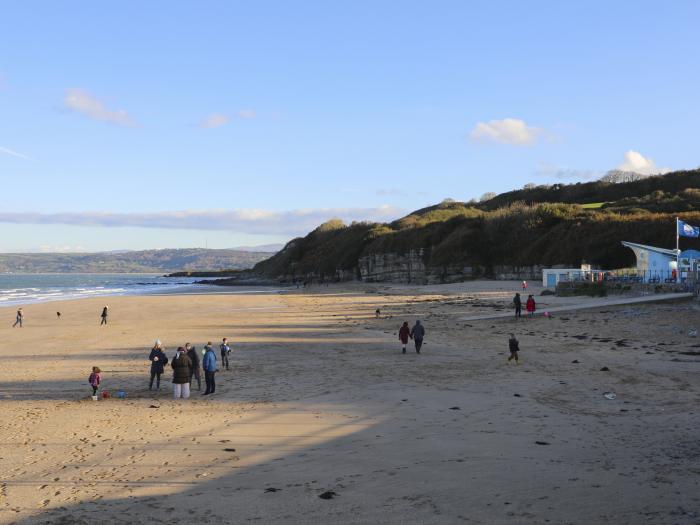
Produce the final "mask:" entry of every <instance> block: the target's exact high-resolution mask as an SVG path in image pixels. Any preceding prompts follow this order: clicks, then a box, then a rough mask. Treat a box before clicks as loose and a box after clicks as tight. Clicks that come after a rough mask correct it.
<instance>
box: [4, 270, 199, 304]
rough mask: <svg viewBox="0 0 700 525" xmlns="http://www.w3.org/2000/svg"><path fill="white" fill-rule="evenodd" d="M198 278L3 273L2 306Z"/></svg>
mask: <svg viewBox="0 0 700 525" xmlns="http://www.w3.org/2000/svg"><path fill="white" fill-rule="evenodd" d="M196 280H197V279H196V278H191V277H163V276H162V274H133V273H130V274H104V273H68V274H56V273H52V274H0V306H9V305H22V304H27V303H36V302H44V301H57V300H63V299H79V298H81V297H92V296H99V295H141V294H147V293H156V292H171V291H174V290H177V289H178V288H185V287H190V288H191V286H192V283H193V282H194V281H196Z"/></svg>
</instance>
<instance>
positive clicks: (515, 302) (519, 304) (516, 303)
mask: <svg viewBox="0 0 700 525" xmlns="http://www.w3.org/2000/svg"><path fill="white" fill-rule="evenodd" d="M513 306H515V318H516V319H517V318H518V317H522V315H521V312H522V310H523V302H522V301H521V300H520V294H519V293H516V294H515V297H513Z"/></svg>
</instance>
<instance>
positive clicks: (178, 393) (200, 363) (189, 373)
mask: <svg viewBox="0 0 700 525" xmlns="http://www.w3.org/2000/svg"><path fill="white" fill-rule="evenodd" d="M219 350H220V352H221V363H222V366H224V367H225V368H226V370H230V365H229V356H230V354H231V347H230V346H229V344H228V339H227V338H226V337H224V338H223V340H222V342H221V344H220V345H219ZM148 359H149V360H150V361H151V380H150V382H149V384H148V389H149V390H153V382H154V381H155V383H156V390H159V389H160V378H161V375H163V373H164V372H165V366H166V365H167V364H168V357H167V356H166V355H165V351H164V349H163V345H162V344H161V342H160V340H158V341H156V342H155V344H154V345H153V348H152V349H151V353H150V354H149V356H148ZM170 367H171V368H172V370H173V397H174V398H175V399H180V398H182V399H187V398H189V397H190V388H191V386H192V381H193V380H196V381H197V390H202V370H204V383H205V385H206V386H205V390H204V393H203V394H202V395H203V396H208V395H210V394H213V393H214V392H216V372H217V371H218V369H219V367H218V362H217V359H216V352H214V349H213V348H212V344H211V341H209V342H208V343H207V344H206V345H205V346H204V350H203V353H202V357H201V359H200V356H199V353H198V352H197V349H196V348H195V347H194V346H192V345H191V344H190V343H185V346H184V347H182V346H180V347H178V349H177V351H176V352H175V355H174V356H173V358H172V361H170Z"/></svg>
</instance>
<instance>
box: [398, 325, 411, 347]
mask: <svg viewBox="0 0 700 525" xmlns="http://www.w3.org/2000/svg"><path fill="white" fill-rule="evenodd" d="M409 337H411V329H410V328H409V327H408V321H404V322H403V325H401V328H399V341H401V344H402V345H403V349H402V350H401V353H402V354H405V353H406V345H407V344H408V338H409Z"/></svg>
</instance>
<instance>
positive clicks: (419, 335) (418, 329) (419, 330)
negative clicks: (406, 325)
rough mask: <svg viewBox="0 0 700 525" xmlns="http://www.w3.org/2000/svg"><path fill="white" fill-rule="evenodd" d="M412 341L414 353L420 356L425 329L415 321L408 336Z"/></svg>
mask: <svg viewBox="0 0 700 525" xmlns="http://www.w3.org/2000/svg"><path fill="white" fill-rule="evenodd" d="M408 335H409V336H410V337H411V339H413V344H414V345H415V346H416V353H417V354H420V349H421V347H422V346H423V338H424V337H425V327H424V326H423V325H422V324H421V323H420V321H416V324H414V325H413V328H411V333H409V334H408Z"/></svg>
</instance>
